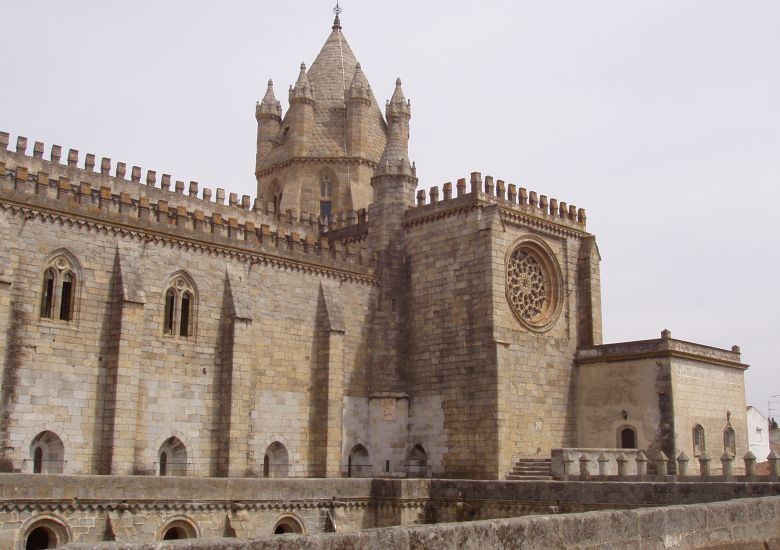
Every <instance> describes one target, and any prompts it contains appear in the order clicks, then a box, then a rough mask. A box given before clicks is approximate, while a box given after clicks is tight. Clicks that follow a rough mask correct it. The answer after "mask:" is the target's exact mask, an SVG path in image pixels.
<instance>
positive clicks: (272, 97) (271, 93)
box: [263, 80, 276, 103]
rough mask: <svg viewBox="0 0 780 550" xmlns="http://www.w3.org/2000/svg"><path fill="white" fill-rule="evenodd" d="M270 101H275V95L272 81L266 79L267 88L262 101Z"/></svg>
mask: <svg viewBox="0 0 780 550" xmlns="http://www.w3.org/2000/svg"><path fill="white" fill-rule="evenodd" d="M272 101H276V96H275V95H274V81H273V80H268V89H267V90H266V91H265V96H263V103H270V102H272Z"/></svg>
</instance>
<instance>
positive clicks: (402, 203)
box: [368, 79, 417, 392]
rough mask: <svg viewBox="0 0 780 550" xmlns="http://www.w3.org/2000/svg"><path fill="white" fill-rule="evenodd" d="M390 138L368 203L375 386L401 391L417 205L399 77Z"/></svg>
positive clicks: (406, 108)
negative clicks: (374, 289)
mask: <svg viewBox="0 0 780 550" xmlns="http://www.w3.org/2000/svg"><path fill="white" fill-rule="evenodd" d="M386 113H387V123H388V126H389V128H388V139H387V145H386V146H385V149H384V152H383V153H382V158H381V160H380V161H379V164H378V165H377V168H376V172H375V174H374V177H373V178H371V187H372V188H373V194H374V198H373V201H372V202H371V204H370V205H369V207H368V219H369V220H371V223H370V224H369V227H368V246H369V248H370V251H371V254H372V255H373V257H374V258H375V259H376V269H377V272H378V273H379V307H378V312H377V313H376V316H375V319H374V323H373V328H374V330H375V331H376V334H381V335H382V337H381V338H376V339H375V340H374V341H375V345H374V346H373V347H372V352H371V356H372V364H371V391H372V392H395V391H399V390H403V389H404V388H403V383H402V376H401V373H402V372H404V369H405V368H406V362H407V357H406V353H405V351H404V350H405V346H404V345H403V338H404V332H403V324H404V320H405V319H406V316H407V315H408V311H409V304H408V302H407V292H406V289H404V288H403V281H404V280H405V279H404V277H405V269H406V265H405V259H404V258H405V252H404V246H405V244H404V229H403V225H402V222H403V217H404V212H405V211H406V210H407V209H409V208H413V207H414V204H415V202H414V200H415V197H414V192H415V189H416V188H417V177H416V176H415V174H414V169H413V168H412V166H411V164H410V163H409V151H408V146H409V119H410V118H411V108H410V104H409V102H408V101H406V98H405V97H404V93H403V90H401V80H400V79H398V80H396V83H395V92H393V97H392V98H391V99H390V101H388V103H387V109H386Z"/></svg>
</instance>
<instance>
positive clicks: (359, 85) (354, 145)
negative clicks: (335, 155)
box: [346, 63, 371, 158]
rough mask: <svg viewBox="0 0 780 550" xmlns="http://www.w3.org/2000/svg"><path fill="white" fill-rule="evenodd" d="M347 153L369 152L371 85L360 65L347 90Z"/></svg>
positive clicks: (360, 155) (353, 155)
mask: <svg viewBox="0 0 780 550" xmlns="http://www.w3.org/2000/svg"><path fill="white" fill-rule="evenodd" d="M346 95H347V154H348V155H349V156H351V157H362V158H365V157H366V155H367V153H368V131H369V128H368V117H369V114H370V109H371V86H370V85H369V84H368V80H367V79H366V75H365V74H364V73H363V69H362V68H361V67H360V63H358V64H357V65H356V66H355V74H354V76H353V77H352V83H351V84H350V86H349V89H348V90H347V94H346Z"/></svg>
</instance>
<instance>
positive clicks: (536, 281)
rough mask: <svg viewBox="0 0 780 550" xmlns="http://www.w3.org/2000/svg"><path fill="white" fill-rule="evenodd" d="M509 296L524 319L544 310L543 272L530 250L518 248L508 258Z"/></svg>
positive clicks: (531, 320) (545, 299) (529, 318)
mask: <svg viewBox="0 0 780 550" xmlns="http://www.w3.org/2000/svg"><path fill="white" fill-rule="evenodd" d="M508 285H509V296H510V298H511V300H512V304H513V305H514V306H515V310H516V311H517V312H518V313H519V314H520V316H521V317H522V318H523V319H525V320H526V321H530V322H533V321H534V319H536V318H537V317H539V315H540V314H541V313H542V312H543V311H544V306H545V302H547V296H546V295H545V284H544V272H543V271H542V266H540V265H539V262H538V261H536V258H534V257H533V256H532V255H531V253H530V251H528V250H523V249H518V250H515V252H514V253H513V254H512V258H511V259H510V260H509V282H508Z"/></svg>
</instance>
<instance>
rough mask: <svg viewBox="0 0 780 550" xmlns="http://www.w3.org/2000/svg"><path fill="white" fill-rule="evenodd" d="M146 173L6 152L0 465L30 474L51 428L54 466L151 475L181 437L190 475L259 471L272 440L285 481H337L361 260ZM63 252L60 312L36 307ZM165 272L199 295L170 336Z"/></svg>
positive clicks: (352, 385) (365, 284)
mask: <svg viewBox="0 0 780 550" xmlns="http://www.w3.org/2000/svg"><path fill="white" fill-rule="evenodd" d="M36 149H37V146H36ZM109 162H110V161H109ZM36 170H37V172H36ZM44 170H45V171H44ZM137 174H139V177H140V169H139V170H138V171H137ZM135 175H136V170H133V177H135ZM149 181H150V184H149V185H143V184H141V183H140V182H137V181H127V180H125V179H124V177H123V176H122V175H121V173H120V174H118V175H116V176H111V175H109V174H106V173H97V172H94V171H90V170H88V169H80V168H76V167H75V166H72V165H67V166H63V165H60V164H59V163H57V162H50V161H46V160H43V159H40V158H30V157H27V156H24V155H23V154H22V153H3V154H2V157H0V198H1V199H2V201H0V202H2V210H0V212H2V214H0V216H1V219H0V241H2V242H3V245H4V246H3V254H4V256H3V260H4V261H3V265H4V266H5V267H4V272H3V281H5V282H0V305H2V318H0V324H2V325H3V326H5V327H7V329H6V330H2V331H1V332H2V334H3V336H4V337H5V335H6V334H12V335H13V336H14V337H13V347H12V348H8V349H7V352H6V353H4V354H3V358H4V372H3V385H2V387H3V393H2V413H3V418H2V419H0V427H1V429H2V443H3V447H4V457H5V459H6V469H10V468H13V469H15V470H17V471H30V472H31V471H32V469H33V458H34V457H33V447H34V446H35V445H36V439H35V438H36V436H38V435H39V434H41V433H43V432H51V433H53V434H56V437H57V438H58V439H59V440H60V441H61V444H62V447H63V448H64V451H63V453H62V454H61V455H59V454H58V455H55V454H51V456H57V457H58V460H56V461H51V462H56V463H57V464H54V466H56V468H46V469H48V470H49V471H64V472H66V473H114V474H130V473H154V472H156V471H158V470H159V468H160V465H159V460H160V459H159V452H160V449H161V446H162V445H163V444H164V442H166V440H168V439H169V438H171V437H175V438H176V439H177V440H178V441H179V442H181V443H182V444H183V445H184V447H185V448H186V458H182V459H181V461H182V462H183V465H181V468H182V469H184V470H186V475H192V476H208V475H212V476H214V475H216V476H221V475H230V476H246V475H250V476H257V475H263V457H264V455H265V452H266V449H267V448H268V447H269V446H270V445H271V444H272V443H274V442H278V443H280V444H281V445H283V446H284V447H285V449H286V452H287V454H288V462H289V469H287V470H286V472H285V473H284V475H297V476H307V475H308V476H314V475H321V476H324V475H326V474H328V475H339V473H340V471H341V449H342V436H343V434H342V426H341V423H342V418H343V416H342V415H343V412H344V411H343V409H344V407H343V403H344V396H346V395H355V396H361V397H365V396H366V385H365V380H366V372H365V368H366V367H365V365H366V360H365V356H366V354H367V342H366V341H367V338H368V331H367V326H368V323H367V319H366V317H367V315H368V312H369V310H370V303H371V301H372V294H373V292H374V289H375V278H374V276H373V273H372V270H371V269H370V268H369V267H367V266H364V265H361V264H360V263H359V262H358V261H357V258H355V257H354V256H353V257H352V258H351V260H350V259H348V258H347V256H346V255H344V256H343V258H342V256H341V255H340V254H341V253H337V251H336V250H335V248H334V249H331V248H330V247H329V243H327V241H325V242H324V243H323V242H321V241H318V240H317V239H316V238H314V236H312V234H311V232H312V231H313V232H314V233H315V234H316V231H318V228H317V227H316V225H315V226H314V228H313V229H312V227H309V231H310V234H309V235H306V236H305V237H302V236H301V235H305V234H304V233H299V232H298V231H291V232H290V233H289V234H288V235H287V236H285V234H284V227H285V226H284V225H283V224H281V222H277V223H278V224H279V225H277V226H276V227H275V232H273V233H272V232H271V226H270V225H268V224H263V223H258V224H257V225H255V222H268V221H270V220H268V218H267V217H265V215H264V214H263V213H262V212H253V211H250V210H249V209H248V202H247V205H246V208H243V207H241V206H240V205H238V204H230V205H224V204H219V203H215V202H210V201H208V200H205V199H199V198H196V197H192V196H187V195H184V194H183V193H181V192H172V191H170V190H165V189H161V188H159V187H155V185H154V181H153V179H152V177H151V176H150V178H149ZM195 188H197V185H196V186H195ZM196 191H197V189H196ZM131 192H132V195H131ZM152 199H157V202H156V203H152V202H151V200H152ZM168 201H170V205H169V202H168ZM231 202H233V200H232V199H231ZM169 206H170V207H169ZM204 210H205V211H210V214H209V217H206V214H204ZM174 212H175V215H173V213H174ZM223 215H224V216H225V218H227V216H228V215H231V216H234V217H231V218H229V219H227V220H226V219H223ZM293 226H294V227H295V228H296V229H298V230H301V231H302V230H303V229H305V227H304V226H301V225H297V222H296V224H293ZM288 237H289V238H288ZM331 252H333V253H331ZM60 262H61V264H62V265H63V266H67V270H70V271H71V272H72V273H73V274H74V275H75V280H76V282H75V285H74V287H75V299H74V300H73V313H72V318H71V319H70V320H67V321H64V320H60V319H59V318H58V315H57V312H56V311H55V312H54V314H53V315H52V318H46V317H45V316H43V315H42V314H41V311H42V305H41V304H42V301H43V298H42V295H43V292H44V272H45V271H46V269H47V268H48V267H50V266H53V265H54V266H55V267H57V266H58V265H60ZM55 264H56V265H55ZM177 280H181V281H183V283H184V285H185V286H188V287H190V289H191V290H192V292H193V295H194V300H193V302H192V306H191V307H192V309H193V311H194V312H193V315H192V321H191V324H190V329H189V334H187V335H184V336H182V335H179V334H178V332H179V330H178V329H179V325H178V324H177V326H176V327H175V330H174V331H173V332H174V334H166V333H165V330H164V314H165V313H164V312H165V302H166V298H165V295H166V291H167V289H168V288H170V287H172V286H175V285H176V284H177V283H176V281H177ZM8 281H10V282H11V285H10V288H9V285H8V284H7V282H8ZM3 347H4V348H5V347H6V345H5V343H3ZM323 381H324V382H326V384H325V385H326V387H327V388H328V390H327V392H321V391H317V392H316V393H315V392H314V390H315V388H316V389H319V388H321V387H323ZM312 434H316V437H315V436H314V435H312ZM346 445H348V442H347V443H346ZM329 449H335V452H329ZM47 456H48V455H47ZM47 460H48V459H47V458H46V457H44V464H45V465H46V462H47ZM63 461H64V462H63Z"/></svg>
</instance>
